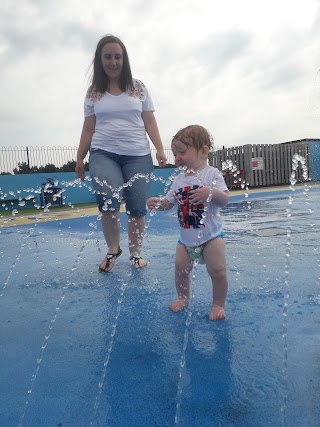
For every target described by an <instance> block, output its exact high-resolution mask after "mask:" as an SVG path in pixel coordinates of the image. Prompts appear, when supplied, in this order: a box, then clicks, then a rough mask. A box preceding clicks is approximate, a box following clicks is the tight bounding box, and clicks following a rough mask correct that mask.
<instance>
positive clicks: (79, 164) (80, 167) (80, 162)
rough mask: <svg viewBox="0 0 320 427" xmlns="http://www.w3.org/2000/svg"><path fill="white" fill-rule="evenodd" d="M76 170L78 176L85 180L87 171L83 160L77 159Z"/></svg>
mask: <svg viewBox="0 0 320 427" xmlns="http://www.w3.org/2000/svg"><path fill="white" fill-rule="evenodd" d="M75 171H76V174H77V177H78V178H80V179H81V180H82V181H83V180H84V178H85V172H84V163H83V160H78V161H77V164H76V169H75Z"/></svg>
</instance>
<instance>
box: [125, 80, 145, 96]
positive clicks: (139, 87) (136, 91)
mask: <svg viewBox="0 0 320 427" xmlns="http://www.w3.org/2000/svg"><path fill="white" fill-rule="evenodd" d="M128 95H129V96H133V97H134V98H138V99H140V101H144V100H145V99H146V93H145V85H144V84H143V83H142V81H140V80H138V79H133V90H130V91H129V92H128Z"/></svg>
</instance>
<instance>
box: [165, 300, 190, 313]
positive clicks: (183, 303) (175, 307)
mask: <svg viewBox="0 0 320 427" xmlns="http://www.w3.org/2000/svg"><path fill="white" fill-rule="evenodd" d="M188 305H189V301H188V300H187V299H186V298H178V299H176V300H174V301H172V302H171V303H170V304H169V308H170V309H171V310H172V311H174V312H175V313H177V312H178V311H182V310H183V309H184V308H185V307H187V306H188Z"/></svg>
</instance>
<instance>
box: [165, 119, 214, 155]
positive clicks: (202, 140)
mask: <svg viewBox="0 0 320 427" xmlns="http://www.w3.org/2000/svg"><path fill="white" fill-rule="evenodd" d="M175 139H178V140H179V141H181V142H182V143H183V144H185V145H188V146H191V145H192V146H193V147H195V149H196V150H197V151H199V150H200V149H201V148H203V147H205V146H207V147H209V149H210V151H212V150H213V136H212V135H211V134H210V132H209V131H208V130H207V129H206V128H204V127H203V126H200V125H190V126H187V127H185V128H183V129H180V130H179V131H178V132H177V133H176V134H175V135H174V137H173V138H172V141H171V144H172V142H173V141H174V140H175Z"/></svg>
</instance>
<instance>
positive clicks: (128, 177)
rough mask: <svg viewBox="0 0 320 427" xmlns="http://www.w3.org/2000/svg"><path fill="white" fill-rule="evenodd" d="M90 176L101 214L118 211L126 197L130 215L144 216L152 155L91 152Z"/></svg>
mask: <svg viewBox="0 0 320 427" xmlns="http://www.w3.org/2000/svg"><path fill="white" fill-rule="evenodd" d="M89 168H90V175H91V178H92V185H93V188H94V190H95V196H96V200H97V203H98V206H99V210H100V211H107V210H111V211H119V210H120V205H121V201H122V199H123V198H124V200H125V203H126V211H127V213H128V215H132V216H145V215H146V214H147V209H146V204H147V199H148V197H149V190H150V185H151V179H150V174H151V173H152V172H153V162H152V157H151V154H147V155H146V156H124V155H119V154H115V153H110V152H108V151H104V150H101V149H92V150H91V152H90V157H89Z"/></svg>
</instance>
